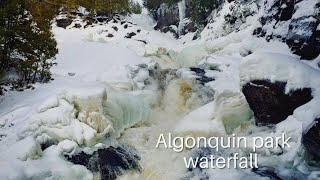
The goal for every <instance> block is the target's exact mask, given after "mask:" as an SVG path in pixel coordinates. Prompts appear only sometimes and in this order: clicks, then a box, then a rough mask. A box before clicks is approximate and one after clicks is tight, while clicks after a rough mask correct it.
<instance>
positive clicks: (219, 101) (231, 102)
mask: <svg viewBox="0 0 320 180" xmlns="http://www.w3.org/2000/svg"><path fill="white" fill-rule="evenodd" d="M214 100H215V101H214V102H215V104H214V105H215V108H214V109H215V113H214V114H215V118H217V119H218V120H219V121H221V122H222V124H223V125H224V128H225V131H226V133H227V134H232V132H233V130H234V129H235V128H237V127H239V126H241V125H244V124H245V123H247V122H248V121H249V120H250V119H251V118H252V111H251V109H250V107H249V104H248V103H247V101H246V99H245V97H244V95H243V94H242V93H239V92H232V91H224V92H222V93H219V94H216V95H215V98H214Z"/></svg>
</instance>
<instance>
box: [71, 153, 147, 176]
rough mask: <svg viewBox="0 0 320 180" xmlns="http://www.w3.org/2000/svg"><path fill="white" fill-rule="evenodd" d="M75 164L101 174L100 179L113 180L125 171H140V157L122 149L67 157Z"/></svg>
mask: <svg viewBox="0 0 320 180" xmlns="http://www.w3.org/2000/svg"><path fill="white" fill-rule="evenodd" d="M66 157H67V159H68V160H69V161H70V162H72V163H74V164H79V165H83V166H85V167H86V168H87V169H89V170H90V171H91V172H93V173H99V175H100V179H108V180H113V179H116V178H117V176H120V175H123V174H124V173H125V171H127V170H131V171H140V170H141V167H140V164H139V160H140V157H139V156H138V155H136V154H134V153H132V152H130V151H128V150H126V149H123V148H122V147H117V148H115V147H109V148H106V149H99V150H97V151H95V152H93V153H92V154H87V153H85V152H81V153H79V154H77V155H74V156H71V157H69V156H66Z"/></svg>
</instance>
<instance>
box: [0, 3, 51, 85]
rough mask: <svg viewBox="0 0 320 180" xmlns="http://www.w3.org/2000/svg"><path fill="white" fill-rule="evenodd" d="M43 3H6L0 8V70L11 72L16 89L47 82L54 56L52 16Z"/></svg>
mask: <svg viewBox="0 0 320 180" xmlns="http://www.w3.org/2000/svg"><path fill="white" fill-rule="evenodd" d="M41 3H43V2H39V1H35V0H34V1H33V0H28V1H24V0H6V1H5V2H4V3H2V4H1V6H0V19H1V21H0V29H1V31H0V33H1V34H0V37H1V41H0V55H1V69H2V70H3V71H4V72H6V71H8V70H10V69H11V70H12V69H14V70H15V71H16V73H18V75H19V77H20V78H19V79H18V80H17V82H18V85H19V86H24V85H27V84H29V83H34V82H36V81H46V80H49V79H50V77H51V76H50V75H51V74H50V71H49V69H50V67H51V66H52V65H53V62H52V60H53V59H54V56H55V55H56V54H57V48H56V46H57V44H56V41H55V40H54V38H53V34H52V32H51V26H50V20H51V19H52V17H53V14H54V13H49V12H53V11H48V9H47V8H46V7H45V4H41Z"/></svg>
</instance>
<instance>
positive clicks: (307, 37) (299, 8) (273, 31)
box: [254, 0, 320, 60]
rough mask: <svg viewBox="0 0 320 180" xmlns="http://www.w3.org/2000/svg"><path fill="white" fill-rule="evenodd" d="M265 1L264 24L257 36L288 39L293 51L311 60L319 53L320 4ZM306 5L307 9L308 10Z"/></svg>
mask: <svg viewBox="0 0 320 180" xmlns="http://www.w3.org/2000/svg"><path fill="white" fill-rule="evenodd" d="M265 4H266V13H265V15H264V16H262V17H261V19H260V22H261V25H262V27H259V28H257V29H256V30H255V31H254V35H257V36H259V37H264V36H265V37H266V39H267V40H270V39H274V38H277V39H280V40H281V41H283V42H286V43H287V45H288V46H289V48H290V49H291V50H292V52H293V53H294V54H297V55H299V56H301V59H307V60H311V59H314V58H316V57H318V55H319V54H320V30H319V28H318V26H319V23H320V20H319V15H320V3H319V2H318V3H317V2H316V1H313V0H299V1H294V0H276V1H274V3H273V4H272V5H271V6H268V4H269V3H267V2H266V3H265ZM305 8H307V9H305Z"/></svg>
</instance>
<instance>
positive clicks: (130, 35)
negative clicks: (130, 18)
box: [125, 32, 137, 39]
mask: <svg viewBox="0 0 320 180" xmlns="http://www.w3.org/2000/svg"><path fill="white" fill-rule="evenodd" d="M135 35H137V34H136V33H134V32H131V33H128V34H127V35H126V36H125V38H128V39H131V38H132V37H133V36H135Z"/></svg>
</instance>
